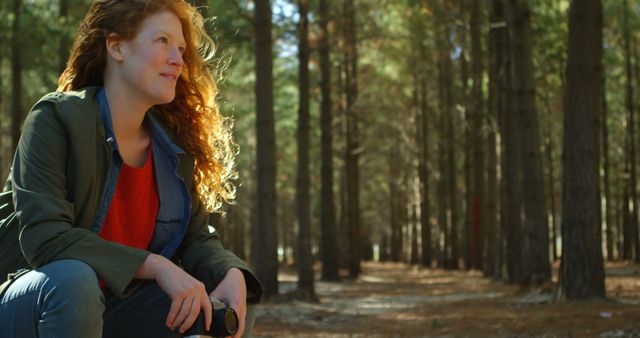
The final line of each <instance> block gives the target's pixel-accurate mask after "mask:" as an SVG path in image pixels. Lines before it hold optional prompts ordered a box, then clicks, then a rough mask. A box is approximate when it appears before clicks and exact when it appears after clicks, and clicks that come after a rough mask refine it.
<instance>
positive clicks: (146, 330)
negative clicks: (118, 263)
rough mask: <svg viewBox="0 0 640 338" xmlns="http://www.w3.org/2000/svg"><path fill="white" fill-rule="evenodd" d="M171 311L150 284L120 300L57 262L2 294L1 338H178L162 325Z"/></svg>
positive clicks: (88, 274) (75, 264)
mask: <svg viewBox="0 0 640 338" xmlns="http://www.w3.org/2000/svg"><path fill="white" fill-rule="evenodd" d="M170 306H171V299H170V298H169V296H167V294H166V293H165V292H164V291H162V289H160V287H159V286H158V285H157V284H156V283H155V282H153V281H147V282H145V283H143V284H142V285H141V286H140V288H138V289H137V290H136V291H135V292H134V293H133V294H132V295H131V296H129V297H127V298H125V299H120V298H118V297H115V296H113V295H110V293H109V292H108V291H107V292H103V291H102V290H101V289H100V287H99V284H98V277H97V276H96V273H95V272H94V271H93V269H92V268H91V267H90V266H89V265H87V264H85V263H83V262H81V261H78V260H60V261H55V262H52V263H51V264H48V265H45V266H42V267H40V268H38V269H36V270H33V271H31V272H29V273H27V274H25V275H23V276H22V277H20V278H19V279H18V280H16V281H15V282H14V283H13V284H12V285H11V286H10V287H9V288H8V289H7V291H6V292H5V294H4V296H3V297H2V299H0V337H7V338H10V337H16V338H18V337H19V338H32V337H33V338H37V337H40V338H54V337H55V338H60V337H69V338H72V337H73V338H76V337H87V338H99V337H107V338H111V337H113V338H122V337H137V338H143V337H149V338H151V337H153V338H157V337H176V338H178V337H182V335H181V334H180V333H179V332H178V331H171V330H170V329H169V328H167V327H166V326H165V324H164V323H165V320H166V317H167V314H168V313H169V308H170ZM251 310H253V309H251ZM248 311H249V310H248ZM251 312H252V311H251ZM250 316H251V315H250V314H248V316H247V317H250ZM248 328H249V329H248V330H247V331H250V328H251V325H248ZM248 334H249V332H245V336H247V335H248Z"/></svg>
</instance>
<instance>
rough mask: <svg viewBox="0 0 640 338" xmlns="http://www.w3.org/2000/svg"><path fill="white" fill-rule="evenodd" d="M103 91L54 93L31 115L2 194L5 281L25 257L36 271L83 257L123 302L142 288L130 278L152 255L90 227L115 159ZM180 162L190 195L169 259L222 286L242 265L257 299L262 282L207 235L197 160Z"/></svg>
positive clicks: (0, 251)
mask: <svg viewBox="0 0 640 338" xmlns="http://www.w3.org/2000/svg"><path fill="white" fill-rule="evenodd" d="M98 90H99V88H96V87H88V88H85V89H84V90H82V91H78V92H65V93H57V92H56V93H50V94H48V95H46V96H44V97H43V98H42V99H41V100H40V101H38V102H37V103H36V104H35V106H34V107H33V108H32V110H31V112H30V113H29V115H28V116H27V118H26V120H25V123H24V125H23V130H22V137H21V138H20V142H19V144H18V148H17V151H16V155H15V158H14V162H13V167H12V173H11V174H10V175H9V178H8V180H7V183H6V185H5V189H4V190H5V191H4V192H3V193H2V194H0V218H2V220H1V221H0V273H2V275H0V276H1V277H0V282H1V281H3V280H4V279H3V278H4V275H5V274H6V273H7V272H12V271H13V270H15V268H19V267H24V265H25V260H26V262H28V264H29V265H30V266H31V267H36V268H37V267H39V266H41V265H44V264H47V263H49V262H51V261H55V260H60V259H80V260H82V261H84V262H85V263H87V264H89V265H90V266H91V267H92V268H93V269H94V270H95V271H96V273H97V274H98V276H99V277H100V278H102V279H103V280H104V281H105V284H106V285H107V287H109V288H110V289H111V291H112V292H113V293H114V294H116V295H117V296H119V297H124V296H126V295H128V294H129V293H130V292H131V291H132V290H133V289H134V286H135V285H137V283H135V282H134V281H133V275H134V273H135V272H136V271H137V269H138V268H139V267H140V265H141V264H142V262H143V261H144V259H145V258H146V256H147V255H148V254H149V252H148V251H146V250H141V249H136V248H131V247H128V246H125V245H121V244H118V243H114V242H110V241H106V240H104V239H102V238H100V237H99V236H98V235H97V234H96V233H95V232H92V231H90V230H89V228H90V227H91V224H92V222H93V220H94V218H95V216H96V212H97V210H98V208H99V205H100V202H101V198H102V194H103V190H104V189H103V188H104V183H105V179H106V178H107V170H108V168H109V166H110V162H111V158H112V154H111V151H112V150H111V147H110V146H109V145H108V144H107V142H106V140H105V127H104V125H103V121H101V118H100V113H99V108H98V104H97V102H96V99H95V96H96V93H97V91H98ZM150 114H152V113H150ZM156 120H157V119H156ZM163 128H164V130H165V132H166V133H167V134H168V135H169V136H170V138H171V139H172V141H173V142H174V143H176V144H179V142H177V140H176V139H175V137H174V136H173V134H172V133H171V132H170V131H169V130H167V128H166V127H163ZM178 161H179V163H178V171H179V174H180V175H181V177H182V178H183V181H184V183H185V185H186V187H187V189H188V190H189V191H190V194H191V196H192V198H191V212H190V218H189V224H188V228H187V233H186V235H185V237H184V239H183V241H182V244H181V246H180V248H179V249H178V251H177V253H176V254H175V255H174V256H173V257H172V260H173V261H174V262H175V263H177V264H180V265H181V266H182V267H183V268H184V269H185V270H186V271H187V272H189V273H190V274H192V275H193V276H194V277H196V278H198V279H199V280H201V281H203V282H205V284H209V285H217V284H218V283H219V282H220V281H221V280H222V279H223V278H224V276H225V274H226V272H227V270H228V269H230V268H232V267H237V268H240V269H241V270H242V271H243V273H244V276H245V280H246V282H247V297H248V301H250V302H258V301H259V299H260V296H261V295H262V287H261V285H260V283H259V281H258V279H257V278H256V277H255V276H254V275H253V273H252V272H250V270H249V268H248V267H247V266H246V264H245V263H244V262H243V261H242V260H240V259H239V258H237V257H236V256H235V255H234V254H233V253H231V252H229V251H227V250H225V249H224V248H223V247H222V245H221V243H220V240H219V238H218V236H217V233H215V232H213V233H210V231H209V223H208V221H209V215H208V213H206V212H205V209H204V206H203V204H202V203H201V202H200V199H199V198H198V197H197V195H196V193H195V190H194V189H195V187H194V182H193V176H194V174H193V173H194V158H193V156H191V155H189V154H186V153H182V154H179V156H178ZM10 197H12V200H10ZM14 206H15V207H14ZM18 234H19V235H18ZM18 237H19V241H18ZM18 244H19V248H20V249H21V250H18ZM209 291H211V290H209Z"/></svg>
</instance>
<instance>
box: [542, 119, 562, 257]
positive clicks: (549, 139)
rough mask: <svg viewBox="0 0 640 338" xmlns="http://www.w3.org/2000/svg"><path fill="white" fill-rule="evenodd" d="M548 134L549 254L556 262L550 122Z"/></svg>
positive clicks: (556, 229)
mask: <svg viewBox="0 0 640 338" xmlns="http://www.w3.org/2000/svg"><path fill="white" fill-rule="evenodd" d="M548 128H549V133H548V135H549V136H548V137H547V142H546V146H545V148H546V149H545V150H546V153H547V177H548V180H547V182H548V183H549V189H548V196H549V198H548V200H549V208H550V215H551V252H552V255H553V259H554V260H556V259H558V258H559V257H560V253H559V252H558V248H557V245H556V237H557V236H558V227H557V221H556V219H557V217H556V203H555V198H554V197H555V194H554V191H555V180H554V178H553V156H552V155H553V154H552V149H553V144H552V143H553V142H552V139H551V137H552V133H551V121H549V127H548Z"/></svg>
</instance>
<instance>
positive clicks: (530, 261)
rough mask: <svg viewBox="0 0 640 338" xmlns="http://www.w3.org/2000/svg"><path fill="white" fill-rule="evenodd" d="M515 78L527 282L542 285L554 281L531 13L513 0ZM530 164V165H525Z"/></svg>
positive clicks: (519, 1)
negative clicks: (532, 46)
mask: <svg viewBox="0 0 640 338" xmlns="http://www.w3.org/2000/svg"><path fill="white" fill-rule="evenodd" d="M509 2H510V22H511V24H512V25H511V28H512V30H511V32H512V41H511V42H512V43H511V47H512V55H513V59H512V61H513V64H512V68H513V76H514V83H513V84H514V89H515V99H516V105H515V108H516V112H517V116H518V123H519V124H520V128H521V132H520V133H519V137H520V147H521V152H522V154H523V158H522V160H523V161H522V162H520V164H521V170H522V189H526V193H525V194H523V200H522V201H523V207H524V227H523V229H524V235H525V243H524V247H525V252H527V254H526V255H524V256H523V257H522V258H523V259H524V260H526V262H523V263H524V264H523V265H524V267H525V270H524V272H525V275H524V276H525V279H524V280H523V282H524V283H525V284H529V285H540V284H542V283H545V282H547V281H549V280H551V265H550V262H549V223H548V220H547V212H546V205H545V198H544V178H543V177H544V176H543V172H542V158H541V151H540V135H539V126H538V117H537V111H536V107H535V89H534V85H533V54H532V48H531V45H532V31H531V10H530V8H529V6H528V3H527V2H526V1H524V0H509ZM525 163H526V164H525Z"/></svg>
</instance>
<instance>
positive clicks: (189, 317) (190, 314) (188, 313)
mask: <svg viewBox="0 0 640 338" xmlns="http://www.w3.org/2000/svg"><path fill="white" fill-rule="evenodd" d="M182 308H183V310H185V311H184V312H185V317H184V318H180V317H179V318H178V319H182V320H181V321H178V324H182V325H180V332H181V333H184V332H185V331H187V330H188V329H189V328H191V325H193V322H194V321H195V320H196V319H197V318H198V315H199V314H200V300H199V299H198V297H194V298H193V299H192V301H191V306H190V307H189V309H187V307H186V306H183V307H182Z"/></svg>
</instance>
